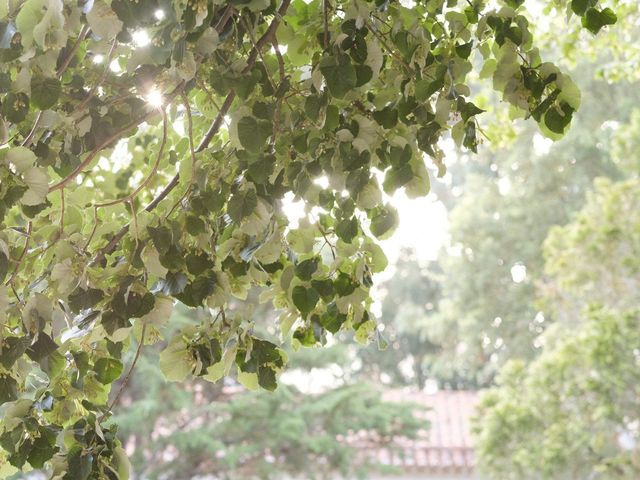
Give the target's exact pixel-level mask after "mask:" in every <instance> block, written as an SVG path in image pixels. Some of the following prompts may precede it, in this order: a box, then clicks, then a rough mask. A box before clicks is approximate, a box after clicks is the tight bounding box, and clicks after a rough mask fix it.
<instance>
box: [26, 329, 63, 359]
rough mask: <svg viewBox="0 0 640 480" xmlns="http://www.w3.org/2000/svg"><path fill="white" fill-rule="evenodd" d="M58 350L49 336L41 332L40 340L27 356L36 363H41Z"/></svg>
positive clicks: (33, 345) (28, 350) (39, 334)
mask: <svg viewBox="0 0 640 480" xmlns="http://www.w3.org/2000/svg"><path fill="white" fill-rule="evenodd" d="M57 349H58V345H57V344H56V342H54V341H53V339H52V338H51V337H50V336H49V335H47V334H46V333H44V332H39V333H38V339H37V340H36V341H35V342H34V343H33V344H31V346H30V347H29V348H28V349H27V350H26V354H27V356H28V357H29V358H30V359H31V360H33V361H34V362H39V361H40V360H42V359H43V358H45V357H48V356H49V355H51V354H52V353H53V352H55V351H56V350H57Z"/></svg>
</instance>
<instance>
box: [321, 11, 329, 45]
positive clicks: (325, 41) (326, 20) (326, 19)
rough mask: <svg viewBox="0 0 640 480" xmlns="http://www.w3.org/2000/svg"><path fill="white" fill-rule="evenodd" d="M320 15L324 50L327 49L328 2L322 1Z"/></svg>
mask: <svg viewBox="0 0 640 480" xmlns="http://www.w3.org/2000/svg"><path fill="white" fill-rule="evenodd" d="M322 15H323V17H324V18H323V25H324V41H323V44H324V49H325V50H326V49H328V48H329V0H322Z"/></svg>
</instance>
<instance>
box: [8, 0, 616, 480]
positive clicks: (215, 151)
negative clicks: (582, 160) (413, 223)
mask: <svg viewBox="0 0 640 480" xmlns="http://www.w3.org/2000/svg"><path fill="white" fill-rule="evenodd" d="M488 3H490V2H485V1H482V0H472V1H459V2H458V1H455V0H448V1H445V0H432V1H427V2H420V3H415V2H408V3H406V4H402V3H396V2H389V1H375V2H365V1H358V0H349V1H343V2H338V1H336V2H329V1H328V0H324V1H317V0H312V1H309V2H305V1H302V0H293V1H291V0H283V1H282V2H275V1H266V0H249V1H244V0H233V1H231V2H221V1H217V0H214V1H210V2H209V1H200V0H199V1H187V2H166V1H162V0H160V1H159V0H137V1H130V0H112V1H111V2H108V1H105V0H94V1H93V2H63V1H62V0H26V1H13V0H12V1H8V2H2V3H0V59H1V60H2V62H1V64H0V222H2V223H1V225H2V231H1V232H0V282H1V283H2V286H0V322H1V324H2V329H1V330H0V341H1V347H2V348H1V353H0V402H1V403H3V404H7V405H4V412H5V415H4V420H3V423H2V432H1V434H0V445H1V446H2V448H3V449H4V450H5V451H6V455H7V457H8V461H9V462H10V463H11V465H13V466H15V467H17V468H22V467H23V466H24V465H25V464H27V463H28V464H30V465H31V466H32V467H34V468H40V467H42V466H43V465H49V467H50V471H51V475H52V478H64V479H74V480H75V479H87V478H109V479H123V478H127V470H128V468H127V459H126V456H125V454H124V450H123V448H122V447H121V444H120V441H119V440H118V438H117V435H116V432H117V426H116V425H115V424H114V423H113V422H112V421H111V419H110V418H111V413H112V408H113V406H114V405H115V404H116V403H117V400H118V398H119V396H120V394H121V393H122V389H123V388H125V387H126V384H127V382H128V378H129V375H130V371H126V372H125V371H124V367H123V363H122V355H123V352H125V351H126V350H127V349H129V348H130V347H131V346H132V345H137V347H136V351H135V353H134V362H133V365H132V367H131V368H133V367H134V366H135V363H136V360H137V359H138V357H139V353H140V349H141V348H142V347H143V346H144V345H146V344H151V343H156V342H158V341H159V340H161V339H163V333H164V327H165V325H166V323H167V321H168V319H169V315H170V313H171V310H172V309H173V306H174V303H175V302H176V301H179V302H181V303H183V304H184V305H186V306H188V307H192V308H200V309H201V311H202V316H201V321H200V322H198V323H194V324H191V325H189V326H187V327H185V328H184V329H183V330H181V331H179V332H177V333H176V334H174V335H173V336H172V337H171V338H166V342H167V345H166V348H165V349H164V350H163V352H162V353H161V355H160V360H159V363H160V368H161V369H162V371H163V373H164V375H165V377H166V378H167V379H169V380H174V381H180V380H184V379H185V378H187V377H190V376H196V377H202V378H204V379H206V380H209V381H212V382H215V381H217V380H219V379H221V378H223V377H224V376H226V375H227V374H229V373H230V372H231V371H232V367H233V369H234V371H235V372H236V373H235V375H236V378H237V379H238V381H240V382H241V383H242V384H244V385H245V386H247V387H249V388H258V387H262V388H263V389H267V390H273V389H275V388H276V385H277V381H276V379H277V376H278V374H279V373H280V372H281V371H282V370H283V369H284V368H285V367H286V363H287V355H286V354H285V352H284V350H283V349H282V348H280V346H279V345H278V344H277V343H275V342H272V341H269V340H266V339H264V338H261V337H260V336H258V335H257V334H256V333H255V321H254V320H253V317H252V315H251V312H250V310H251V308H250V305H247V306H246V307H242V306H239V307H237V308H236V307H234V308H229V302H230V299H231V298H232V297H234V298H239V299H244V298H246V296H247V293H248V291H249V289H250V288H252V287H255V288H258V289H260V290H261V294H260V299H261V301H263V302H271V305H272V307H273V308H274V309H278V310H279V311H280V312H281V315H280V317H279V320H278V327H279V330H280V333H281V339H282V341H283V342H284V341H288V339H289V338H291V339H292V340H291V341H292V342H293V343H294V344H295V345H303V346H311V345H316V344H322V343H324V342H325V340H326V338H327V336H330V335H332V334H335V333H336V332H338V331H340V330H353V331H354V332H355V336H356V338H357V339H358V340H360V341H363V342H365V341H367V340H369V339H370V338H372V337H373V336H375V335H377V334H378V331H377V329H376V322H375V318H374V315H373V314H372V313H371V311H370V307H371V303H372V301H371V298H370V295H369V292H370V288H371V285H372V274H373V273H375V272H379V271H381V270H382V269H384V268H385V266H386V259H385V256H384V252H383V251H382V249H381V248H380V246H379V245H378V244H377V243H376V240H377V239H382V238H385V237H387V236H389V235H390V234H391V233H392V232H393V229H394V227H395V224H396V223H397V214H396V212H395V211H394V209H393V208H392V207H391V206H390V205H389V204H388V202H387V201H386V200H385V198H386V197H385V195H384V194H390V193H392V192H394V191H395V190H397V189H399V188H404V189H405V191H406V192H407V193H408V194H409V195H410V196H420V195H425V194H427V193H428V192H429V184H430V181H429V176H430V172H429V170H428V167H427V165H428V164H427V163H426V161H425V160H426V158H429V159H430V162H431V164H432V165H433V166H434V169H435V170H436V171H437V175H442V174H443V173H444V171H445V159H444V154H443V151H442V149H441V148H440V146H439V141H440V140H441V139H442V138H443V137H444V136H445V135H451V137H452V138H453V139H454V140H455V142H456V143H457V144H458V145H459V146H461V148H464V149H467V150H468V151H471V152H476V151H477V146H478V144H479V143H480V140H481V139H480V135H481V132H482V129H481V127H480V124H479V123H478V120H477V117H478V116H479V115H480V114H481V113H482V112H483V109H482V108H480V107H479V106H478V105H476V104H474V103H473V101H472V94H471V93H472V92H471V89H470V86H469V85H470V79H471V78H472V73H473V74H474V75H475V74H477V75H478V76H479V77H480V78H484V79H489V81H490V82H491V83H492V87H493V88H494V89H495V90H496V91H498V92H499V93H500V95H501V96H502V98H503V100H504V101H505V102H507V103H508V104H509V105H510V109H511V112H512V115H513V116H514V117H516V116H524V117H532V119H533V120H534V121H535V122H537V124H538V126H539V128H540V131H541V132H542V133H543V134H544V135H546V136H548V137H550V138H559V137H560V136H561V135H562V134H564V133H565V131H566V130H567V129H568V127H569V124H570V123H571V119H572V116H573V113H574V111H575V110H576V109H577V108H578V107H579V105H580V92H579V90H578V88H577V87H576V85H575V84H574V83H573V81H572V80H571V78H570V77H569V76H568V75H567V74H566V73H563V72H562V71H561V70H560V69H559V68H557V67H556V66H554V65H553V64H551V63H548V62H544V61H543V59H542V58H541V56H540V53H539V51H538V49H537V48H536V44H535V43H534V38H533V35H532V33H531V28H530V27H531V25H530V23H529V20H528V19H527V17H526V16H525V15H524V13H523V11H522V5H523V3H524V1H523V0H504V1H501V2H498V4H499V5H498V7H497V8H493V7H489V6H488V5H487V4H488ZM549 8H550V9H556V10H558V11H561V12H565V11H566V12H568V13H569V14H570V15H572V16H577V17H579V21H580V23H581V25H582V26H583V27H584V28H585V29H586V30H588V31H590V32H592V33H594V34H595V33H598V32H599V31H600V30H601V29H602V28H603V27H605V26H607V25H611V24H613V23H615V21H616V15H615V14H614V12H613V11H612V10H611V9H610V8H608V7H606V6H604V5H602V4H601V2H598V1H597V0H571V1H569V0H554V1H553V2H550V7H549ZM291 198H293V199H301V200H303V201H304V204H305V213H306V215H305V217H304V218H303V219H302V220H300V221H299V222H298V224H291V223H290V222H289V220H288V218H287V216H286V215H285V213H284V211H283V199H291ZM133 339H135V342H134V341H133ZM120 377H123V379H122V381H121V383H120V385H119V388H118V390H116V391H114V392H112V393H111V395H110V390H111V385H112V384H113V382H114V381H115V380H117V379H118V378H120Z"/></svg>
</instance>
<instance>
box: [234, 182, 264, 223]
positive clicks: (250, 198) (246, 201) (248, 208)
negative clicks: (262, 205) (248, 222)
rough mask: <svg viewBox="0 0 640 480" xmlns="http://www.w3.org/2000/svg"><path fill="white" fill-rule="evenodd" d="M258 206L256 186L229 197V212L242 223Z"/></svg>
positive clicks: (235, 219) (236, 220)
mask: <svg viewBox="0 0 640 480" xmlns="http://www.w3.org/2000/svg"><path fill="white" fill-rule="evenodd" d="M257 206H258V196H257V195H256V191H255V189H254V188H250V187H249V188H246V189H245V190H242V191H239V192H237V193H234V194H233V195H232V196H231V198H230V199H229V204H228V205H227V213H228V214H229V216H230V217H231V220H233V221H234V222H236V223H241V222H242V220H243V219H245V218H247V217H248V216H249V215H251V214H252V213H253V211H254V210H255V209H256V207H257Z"/></svg>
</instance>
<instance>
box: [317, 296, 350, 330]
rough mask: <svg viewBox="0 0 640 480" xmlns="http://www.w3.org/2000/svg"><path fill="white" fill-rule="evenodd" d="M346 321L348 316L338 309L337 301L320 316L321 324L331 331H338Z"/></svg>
mask: <svg viewBox="0 0 640 480" xmlns="http://www.w3.org/2000/svg"><path fill="white" fill-rule="evenodd" d="M346 321H347V316H346V315H345V314H343V313H340V312H339V311H338V309H337V307H336V305H335V303H332V304H331V305H330V306H329V308H327V311H326V312H324V313H323V314H322V316H321V317H320V325H322V326H323V327H324V328H325V329H326V330H328V331H329V332H331V333H337V332H338V330H340V327H342V325H343V324H344V322H346Z"/></svg>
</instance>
